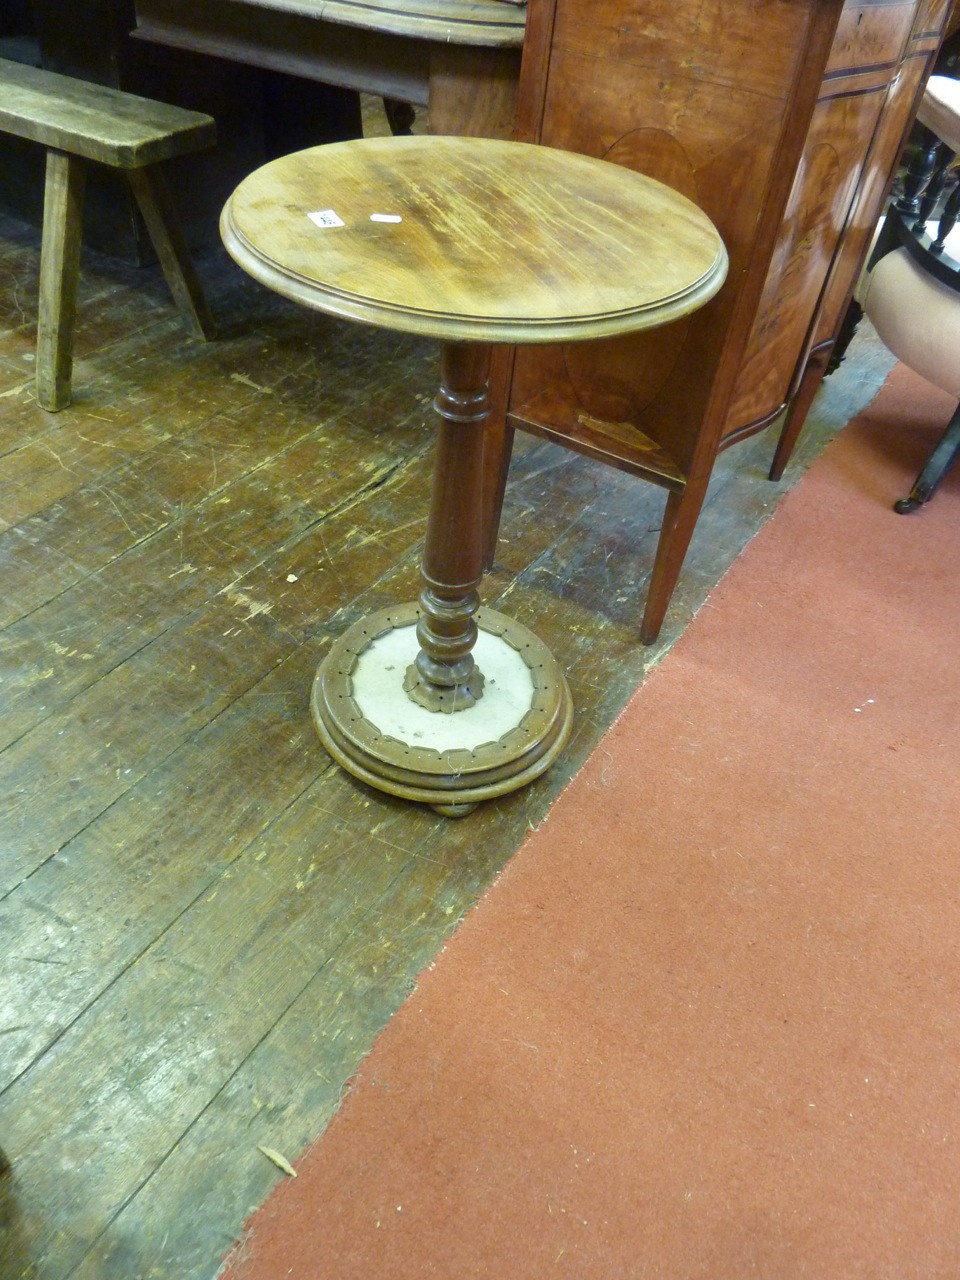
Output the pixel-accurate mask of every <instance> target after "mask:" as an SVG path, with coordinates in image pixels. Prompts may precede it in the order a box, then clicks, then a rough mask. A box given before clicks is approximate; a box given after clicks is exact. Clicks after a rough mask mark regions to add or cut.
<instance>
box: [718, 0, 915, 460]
mask: <svg viewBox="0 0 960 1280" xmlns="http://www.w3.org/2000/svg"><path fill="white" fill-rule="evenodd" d="M915 11H916V3H915V0H909V2H906V0H905V2H904V3H900V4H883V5H880V4H875V5H864V4H862V3H861V4H855V5H854V4H848V5H846V6H845V8H844V13H843V16H842V19H841V23H840V26H839V27H838V30H837V37H836V42H835V46H834V50H833V53H832V54H831V58H830V62H829V63H828V66H827V73H826V75H825V77H824V81H823V89H822V92H821V96H820V100H819V101H818V103H817V106H816V109H815V111H814V113H813V117H812V120H811V123H810V128H809V132H808V134H807V140H806V144H805V146H804V150H803V155H802V157H801V160H800V163H799V165H798V166H797V170H796V176H795V179H794V183H793V188H792V190H791V193H790V199H789V201H788V204H787V208H786V211H785V215H784V218H783V222H782V224H781V228H780V234H779V237H778V241H777V246H776V251H775V253H774V256H773V259H772V261H771V265H770V270H769V274H768V276H767V280H766V283H765V286H764V291H763V296H762V298H761V301H760V305H759V307H758V309H757V314H756V317H755V320H754V323H753V327H752V330H751V334H750V340H749V342H748V345H747V349H746V353H745V356H744V360H743V363H742V365H741V368H740V371H739V374H738V377H737V382H736V387H735V391H734V394H733V397H732V400H731V402H730V406H729V409H728V412H727V417H726V424H725V428H724V438H725V439H732V438H735V437H736V436H738V435H742V434H746V433H748V432H749V431H751V430H753V429H755V428H756V427H757V426H760V425H763V424H765V423H766V422H768V421H769V420H770V419H771V418H772V417H774V416H775V415H776V414H777V413H778V412H779V411H780V409H781V408H782V406H783V405H784V404H785V402H786V400H787V398H788V396H789V393H790V389H791V385H792V383H793V378H794V372H795V370H796V368H797V362H798V357H799V356H800V355H801V353H803V352H804V351H805V350H806V346H807V337H808V334H809V332H810V329H811V324H812V321H813V319H814V316H815V314H816V313H817V311H818V306H819V304H820V301H821V297H822V293H823V289H824V285H825V282H826V281H827V279H828V277H829V276H830V273H831V268H832V266H833V263H834V260H835V257H836V254H837V249H838V246H839V245H840V244H841V242H842V240H843V238H844V233H845V231H846V228H847V226H848V222H849V219H850V215H851V211H852V210H853V208H854V201H855V197H856V196H857V193H858V191H859V190H860V189H861V186H862V176H863V172H864V166H865V161H866V158H867V156H868V155H869V153H870V152H871V148H872V144H873V140H874V138H875V136H876V135H877V133H878V124H879V122H880V120H881V116H882V114H883V112H884V106H885V104H886V103H887V99H888V94H889V92H890V87H891V84H893V82H894V81H895V80H896V78H897V74H898V71H899V68H900V65H901V60H902V57H903V54H904V51H905V49H906V47H907V42H908V38H909V36H910V32H911V29H912V26H913V21H914V14H915Z"/></svg>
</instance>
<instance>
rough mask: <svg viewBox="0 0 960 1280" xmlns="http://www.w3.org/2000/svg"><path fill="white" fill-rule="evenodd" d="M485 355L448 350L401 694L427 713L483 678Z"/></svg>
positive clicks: (460, 700) (456, 704)
mask: <svg viewBox="0 0 960 1280" xmlns="http://www.w3.org/2000/svg"><path fill="white" fill-rule="evenodd" d="M489 370H490V349H489V347H486V346H479V345H477V344H473V343H452V342H451V343H446V344H445V345H444V347H443V351H442V356H441V362H440V391H439V393H438V394H437V397H436V399H435V400H434V408H435V409H436V411H437V414H438V415H439V418H440V424H439V428H438V432H437V454H436V462H435V464H434V474H433V491H432V498H431V503H430V517H429V519H428V521H427V537H426V542H425V545H424V550H423V561H422V564H421V569H420V575H421V581H422V590H421V592H420V608H421V610H422V615H421V618H420V622H419V624H418V626H417V639H418V640H419V641H420V645H421V649H420V652H419V653H418V654H417V658H416V662H415V663H414V665H413V666H411V668H410V670H409V672H408V673H407V681H406V684H405V688H406V689H407V692H408V693H409V694H410V696H411V698H413V699H414V701H416V702H419V703H420V704H421V706H425V707H427V708H429V709H430V710H431V711H452V710H454V709H462V708H464V707H469V706H473V704H474V703H475V702H476V701H477V699H478V698H481V697H482V696H483V674H482V673H481V672H480V671H479V670H478V668H477V664H476V662H475V661H474V658H473V647H474V645H475V644H476V640H477V623H476V612H477V610H478V609H479V607H480V592H479V590H478V588H479V586H480V580H481V578H482V577H483V433H484V426H485V424H486V421H487V418H488V417H489V414H490V397H489V393H488V389H487V377H488V374H489Z"/></svg>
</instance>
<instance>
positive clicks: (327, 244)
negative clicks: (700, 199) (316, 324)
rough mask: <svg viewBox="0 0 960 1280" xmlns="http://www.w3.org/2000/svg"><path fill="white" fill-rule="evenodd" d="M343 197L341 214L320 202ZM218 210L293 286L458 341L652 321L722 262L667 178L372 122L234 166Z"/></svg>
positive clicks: (244, 251)
mask: <svg viewBox="0 0 960 1280" xmlns="http://www.w3.org/2000/svg"><path fill="white" fill-rule="evenodd" d="M331 213H332V214H333V215H335V217H336V219H337V220H339V222H342V224H343V225H333V226H327V225H317V221H316V220H315V219H311V217H310V216H309V215H311V214H313V215H327V217H326V219H324V218H320V219H319V220H320V222H321V223H322V222H324V221H325V220H326V221H329V220H330V219H329V215H330V214H331ZM383 217H386V218H390V219H393V220H392V221H380V220H375V219H380V218H383ZM220 228H221V233H222V235H223V240H224V243H225V245H226V247H227V249H228V251H229V252H230V253H231V255H232V256H233V257H234V258H235V259H236V261H237V262H238V263H239V264H240V266H242V267H243V268H244V270H245V271H247V272H248V273H249V274H250V275H252V276H253V277H254V278H255V279H257V280H259V281H260V282H261V283H262V284H264V285H266V286H267V287H268V288H271V289H273V290H275V291H276V292H278V293H280V294H283V295H284V296H286V297H289V298H292V299H294V300H295V301H297V302H300V303H303V304H304V305H305V306H308V307H312V308H314V309H316V310H320V311H326V312H329V313H331V314H334V315H338V316H343V317H346V318H349V319H353V320H358V321H361V322H365V323H368V324H374V325H379V326H382V327H384V328H390V329H397V330H402V331H404V332H408V333H418V334H422V335H425V336H430V337H435V338H440V339H442V340H448V341H449V340H454V341H456V340H467V341H483V342H557V341H572V340H579V339H588V338H602V337H609V336H612V335H614V334H622V333H629V332H632V331H634V330H639V329H645V328H650V327H652V326H654V325H660V324H665V323H667V322H668V321H670V320H674V319H676V318H678V317H679V316H682V315H686V314H687V313H689V312H691V311H693V310H695V309H696V308H697V307H699V306H701V305H702V304H703V303H704V302H706V301H707V300H708V299H709V298H711V297H712V296H713V294H714V293H716V291H717V290H718V289H719V287H720V285H721V284H722V283H723V279H724V277H725V275H726V269H727V255H726V250H725V249H724V246H723V243H722V241H721V239H720V236H719V234H718V233H717V231H716V229H715V227H714V226H713V224H712V223H711V222H710V220H709V219H708V218H707V216H706V215H705V214H704V213H703V212H702V211H701V210H700V209H699V208H697V206H696V205H695V204H693V203H692V202H691V201H690V200H688V199H687V198H686V197H685V196H682V195H680V194H679V193H678V192H676V191H673V190H672V189H671V188H670V187H667V186H664V185H663V184H662V183H660V182H656V181H654V180H653V179H652V178H648V177H645V176H644V175H642V174H639V173H635V172H634V171H633V170H630V169H625V168H623V167H622V166H620V165H616V164H612V163H610V162H608V161H604V160H595V159H592V158H590V157H588V156H582V155H579V154H576V153H574V152H569V151H557V150H554V149H552V148H548V147H540V146H533V145H530V144H527V143H518V142H502V141H495V140H492V139H487V138H469V137H466V138H465V137H435V136H428V137H396V138H365V139H358V140H353V141H349V142H337V143H331V144H328V145H326V146H321V147H314V148H311V149H310V150H307V151H299V152H295V153H294V154H292V155H288V156H282V157H281V158H280V159H277V160H273V161H271V162H270V163H269V164H266V165H264V166H263V167H262V168H260V169H258V170H256V172H254V173H252V174H250V176H249V177H247V178H245V179H244V181H243V182H241V183H240V185H239V186H238V187H237V189H236V191H234V193H233V195H232V196H231V197H230V199H229V200H228V201H227V204H226V206H225V208H224V211H223V214H222V217H221V223H220Z"/></svg>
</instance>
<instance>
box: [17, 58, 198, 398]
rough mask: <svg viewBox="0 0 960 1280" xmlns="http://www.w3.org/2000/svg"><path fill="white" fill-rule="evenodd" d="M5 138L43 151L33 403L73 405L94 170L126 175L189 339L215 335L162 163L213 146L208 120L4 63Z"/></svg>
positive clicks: (171, 108)
mask: <svg viewBox="0 0 960 1280" xmlns="http://www.w3.org/2000/svg"><path fill="white" fill-rule="evenodd" d="M0 131H2V132H4V133H9V134H13V135H14V136H16V137H19V138H26V139H28V140H30V141H32V142H37V143H39V144H40V145H41V146H43V147H45V148H46V152H47V171H46V188H45V195H44V210H43V243H42V248H41V260H40V308H39V312H40V314H39V321H38V325H37V400H38V401H39V403H40V404H41V406H42V407H43V408H44V409H47V410H50V411H51V412H55V411H56V410H58V409H64V408H66V406H67V405H69V403H70V399H71V373H72V367H73V335H74V323H75V318H76V293H77V278H78V274H79V269H80V240H81V230H82V219H83V193H84V186H85V177H86V166H87V164H88V163H89V162H95V163H99V164H105V165H109V166H111V167H112V168H115V169H120V170H122V171H123V172H125V173H126V175H127V178H128V180H129V182H130V185H131V187H132V189H133V193H134V195H135V196H136V200H137V204H138V206H139V208H140V212H141V213H142V214H143V219H144V222H145V223H146V226H147V230H148V231H149V233H150V238H151V240H152V241H153V245H154V248H155V249H156V252H157V257H158V258H159V260H160V265H161V267H162V268H163V273H164V276H165V277H166V280H167V283H168V285H169V286H170V290H171V292H172V293H173V296H174V299H175V301H176V303H177V306H178V307H179V309H180V311H181V313H182V314H183V316H184V318H185V320H186V322H187V324H188V325H189V327H190V329H191V330H192V331H193V333H194V334H195V335H196V336H197V337H199V338H203V339H205V338H208V337H211V336H212V335H213V333H214V324H213V319H212V317H211V315H210V312H209V310H208V307H207V303H206V300H205V298H204V296H203V291H202V289H201V287H200V282H199V280H198V278H197V275H196V272H195V270H194V267H193V263H192V261H191V259H190V254H189V251H188V249H187V245H186V242H185V240H184V238H183V234H182V232H181V229H180V224H179V221H178V219H177V217H176V214H175V210H174V206H173V203H172V201H171V199H170V196H169V193H168V192H167V189H166V185H165V184H164V182H163V179H162V175H161V173H160V169H159V167H158V166H159V162H160V161H162V160H167V159H169V158H170V157H172V156H178V155H182V154H184V153H185V152H189V151H196V150H199V149H201V148H203V147H209V146H212V145H213V142H214V140H215V137H216V126H215V124H214V121H213V120H212V119H211V117H210V116H207V115H203V114H201V113H199V112H196V111H185V110H184V109H183V108H181V107H175V106H169V105H167V104H166V103H162V102H154V101H152V100H150V99H147V98H140V97H136V96H135V95H133V94H130V93H122V92H121V91H120V90H118V89H110V88H105V87H104V86H102V85H98V84H91V83H89V82H87V81H85V80H75V79H73V77H71V76H62V75H58V74H56V73H55V72H52V71H46V70H43V69H41V68H39V67H33V66H27V65H25V64H22V63H18V62H10V61H8V60H6V59H3V58H0Z"/></svg>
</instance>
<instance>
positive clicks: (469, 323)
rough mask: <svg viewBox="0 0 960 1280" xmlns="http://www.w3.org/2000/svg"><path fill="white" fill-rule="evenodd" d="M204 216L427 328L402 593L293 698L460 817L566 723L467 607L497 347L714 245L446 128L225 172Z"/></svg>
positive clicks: (640, 190) (558, 675)
mask: <svg viewBox="0 0 960 1280" xmlns="http://www.w3.org/2000/svg"><path fill="white" fill-rule="evenodd" d="M221 230H222V233H223V238H224V243H225V244H226V247H227V249H228V251H229V252H230V253H231V254H232V255H233V256H234V258H235V259H236V261H237V262H238V264H239V265H240V266H241V267H242V268H243V269H244V270H246V271H247V272H248V273H249V274H251V275H252V276H253V277H254V278H255V279H259V280H260V281H261V282H262V283H263V284H265V285H267V286H268V287H269V288H271V289H273V290H275V291H276V292H278V293H280V294H282V295H284V296H286V297H289V298H291V299H292V300H294V301H296V302H299V303H301V304H303V305H304V306H307V307H309V308H311V309H313V310H318V311H322V312H326V313H328V314H333V315H337V316H344V317H347V318H350V319H353V320H359V321H362V322H366V323H368V324H373V325H379V326H381V327H385V328H388V329H394V330H400V331H403V332H413V333H419V334H421V335H423V336H428V337H433V338H436V339H438V340H439V341H440V344H441V348H440V389H439V392H438V394H437V396H436V399H435V400H434V409H435V410H436V414H437V419H438V429H437V444H436V453H435V461H434V470H433V486H432V493H431V498H430V511H429V515H428V519H427V530H426V537H425V540H424V549H423V557H422V561H421V571H420V579H421V591H420V596H419V599H418V600H417V601H416V602H415V603H407V604H399V605H396V606H392V607H390V608H387V609H381V610H380V611H378V612H377V613H375V614H373V615H372V616H370V617H366V618H363V619H361V620H360V621H359V622H356V623H354V624H353V625H352V626H351V627H349V628H348V629H347V630H346V631H345V632H344V633H343V635H341V636H340V637H339V638H338V639H337V640H335V641H334V643H333V645H332V646H331V648H330V650H329V651H328V653H327V654H326V656H325V657H324V659H323V661H322V662H321V663H320V666H319V668H318V671H317V674H316V677H315V679H314V683H313V691H312V695H311V700H310V706H311V712H312V715H313V720H314V724H315V726H316V729H317V732H318V734H319V736H320V739H321V741H322V742H323V744H324V746H325V747H326V748H327V750H328V751H329V752H330V754H331V755H332V757H333V758H334V760H336V761H337V762H338V763H339V764H340V765H341V766H342V767H343V768H344V769H346V770H347V772H349V773H351V774H352V775H353V776H354V777H355V778H357V779H359V780H360V781H361V782H363V783H366V784H368V785H370V786H373V787H376V788H378V789H379V790H381V791H386V792H388V793H389V794H391V795H395V796H400V797H402V798H405V799H410V800H415V801H419V802H421V803H424V804H429V805H431V806H432V807H433V808H434V809H435V810H436V811H437V812H439V813H441V814H443V815H444V816H446V817H462V816H464V815H465V814H467V813H469V812H470V811H471V810H472V809H473V808H474V807H475V806H476V805H477V803H479V802H480V801H484V800H490V799H493V798H495V797H498V796H502V795H505V794H508V793H510V792H512V791H516V790H517V789H518V788H520V787H522V786H525V785H526V784H527V783H529V782H532V781H534V779H536V778H538V777H540V776H541V774H543V773H544V772H545V771H546V770H547V769H548V768H549V767H550V765H551V764H552V763H553V761H554V760H555V759H556V758H557V756H558V754H559V753H560V752H561V751H562V750H563V748H564V746H565V745H566V743H567V740H568V739H569V736H570V733H571V729H572V725H573V701H572V698H571V696H570V690H569V687H568V685H567V681H566V678H565V676H564V674H563V672H562V671H561V669H560V667H559V665H558V663H557V661H556V659H555V658H554V656H553V655H552V654H551V653H550V651H549V650H548V649H547V647H546V645H544V644H543V642H542V641H541V640H540V639H539V638H538V637H537V636H536V635H534V634H533V632H531V631H529V630H528V629H527V628H526V627H524V626H522V625H521V624H520V623H518V622H515V621H514V620H513V619H512V618H509V617H506V616H505V615H503V614H501V613H498V612H497V611H496V610H493V609H487V608H481V604H480V593H479V586H480V583H481V579H482V577H483V526H484V521H483V454H484V437H485V430H486V426H487V423H488V421H489V419H490V414H491V399H490V390H489V384H490V368H491V360H492V350H493V346H494V345H495V344H501V345H507V344H511V343H530V342H548V341H551V340H555V339H556V335H557V333H558V331H560V332H565V333H566V337H567V340H568V341H574V340H578V339H581V338H585V337H590V338H595V337H598V336H601V335H603V334H606V333H609V334H610V335H614V334H620V333H625V332H631V331H634V330H636V329H645V328H650V327H653V326H656V325H663V324H665V323H666V322H667V321H668V320H670V319H673V318H676V317H679V316H682V315H685V314H687V313H688V312H690V311H693V310H695V309H696V307H697V306H699V305H701V304H702V303H703V302H705V301H706V300H707V299H708V298H709V297H712V296H713V295H714V294H715V293H716V292H717V290H718V289H719V288H720V286H721V284H722V282H723V279H724V276H725V274H726V266H727V257H726V250H725V248H724V246H723V243H722V241H721V239H720V236H719V234H718V233H717V231H716V229H715V228H714V226H713V224H712V223H711V222H710V220H709V219H708V218H707V217H706V215H705V214H703V213H702V212H701V210H700V209H698V208H697V206H696V205H694V204H692V203H691V202H690V201H689V200H687V199H686V198H685V197H683V196H681V195H679V194H678V193H677V192H675V191H673V190H672V189H671V188H669V187H667V186H664V185H663V184H661V183H659V182H654V181H652V180H651V179H648V178H645V177H643V176H642V175H640V174H637V173H634V172H632V171H631V170H628V169H625V168H622V167H621V166H619V165H612V164H609V163H607V162H605V161H602V160H594V159H591V158H587V157H584V156H578V155H576V154H574V153H572V152H569V151H556V150H553V149H551V148H547V147H540V146H532V145H529V144H524V143H518V142H502V141H497V140H492V139H487V138H477V137H456V136H454V137H449V136H430V137H427V138H422V137H403V138H392V139H383V138H369V139H357V140H355V141H350V142H342V143H332V144H330V145H327V146H323V147H314V148H311V149H309V150H307V151H301V152H298V153H295V154H293V155H291V156H284V157H281V158H280V159H279V160H275V161H272V162H271V163H270V164H267V165H264V166H263V168H262V169H259V170H257V171H256V173H254V174H251V175H250V176H249V177H247V178H245V179H244V181H243V182H242V183H241V184H240V185H239V186H238V187H237V189H236V191H235V192H234V193H233V195H232V196H231V197H230V199H229V200H228V201H227V204H226V205H225V207H224V212H223V215H222V219H221Z"/></svg>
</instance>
